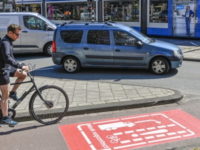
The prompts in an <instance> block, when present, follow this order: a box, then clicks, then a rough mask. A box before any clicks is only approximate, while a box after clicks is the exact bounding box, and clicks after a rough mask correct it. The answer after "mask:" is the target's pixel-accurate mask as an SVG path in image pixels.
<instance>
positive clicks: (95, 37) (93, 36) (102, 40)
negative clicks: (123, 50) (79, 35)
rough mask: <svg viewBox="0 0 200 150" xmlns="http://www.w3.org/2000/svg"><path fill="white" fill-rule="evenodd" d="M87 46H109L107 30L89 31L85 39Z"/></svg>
mask: <svg viewBox="0 0 200 150" xmlns="http://www.w3.org/2000/svg"><path fill="white" fill-rule="evenodd" d="M87 41H88V44H104V45H110V36H109V31H108V30H90V31H88V37H87Z"/></svg>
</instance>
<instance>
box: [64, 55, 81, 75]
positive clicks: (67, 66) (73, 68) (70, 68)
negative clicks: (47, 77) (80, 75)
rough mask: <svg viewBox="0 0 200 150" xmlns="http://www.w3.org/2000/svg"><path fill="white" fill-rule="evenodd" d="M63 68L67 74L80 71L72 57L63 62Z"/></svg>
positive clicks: (76, 61)
mask: <svg viewBox="0 0 200 150" xmlns="http://www.w3.org/2000/svg"><path fill="white" fill-rule="evenodd" d="M63 68H64V70H65V71H66V72H68V73H75V72H78V71H79V70H80V63H79V61H78V60H77V59H76V58H74V57H67V58H65V59H64V61H63Z"/></svg>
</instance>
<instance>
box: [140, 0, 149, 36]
mask: <svg viewBox="0 0 200 150" xmlns="http://www.w3.org/2000/svg"><path fill="white" fill-rule="evenodd" d="M147 13H148V12H147V0H141V32H142V33H144V34H147V19H148V18H147Z"/></svg>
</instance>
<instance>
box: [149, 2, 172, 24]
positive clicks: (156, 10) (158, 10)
mask: <svg viewBox="0 0 200 150" xmlns="http://www.w3.org/2000/svg"><path fill="white" fill-rule="evenodd" d="M149 14H150V16H149V19H150V22H151V23H167V22H168V0H159V1H158V0H150V5H149Z"/></svg>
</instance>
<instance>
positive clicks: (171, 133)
mask: <svg viewBox="0 0 200 150" xmlns="http://www.w3.org/2000/svg"><path fill="white" fill-rule="evenodd" d="M167 135H176V132H170V133H167Z"/></svg>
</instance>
